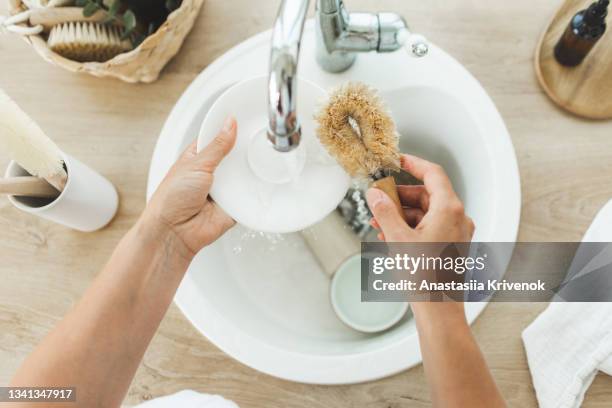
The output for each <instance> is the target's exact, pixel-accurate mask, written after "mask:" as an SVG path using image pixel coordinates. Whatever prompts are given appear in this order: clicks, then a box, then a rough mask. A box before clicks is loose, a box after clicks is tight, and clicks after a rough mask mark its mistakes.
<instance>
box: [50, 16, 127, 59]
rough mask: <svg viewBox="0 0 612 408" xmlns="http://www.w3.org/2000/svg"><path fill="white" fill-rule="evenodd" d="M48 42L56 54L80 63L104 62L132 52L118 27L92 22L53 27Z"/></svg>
mask: <svg viewBox="0 0 612 408" xmlns="http://www.w3.org/2000/svg"><path fill="white" fill-rule="evenodd" d="M47 43H48V45H49V48H51V49H52V50H53V51H54V52H56V53H58V54H60V55H61V56H63V57H65V58H68V59H71V60H74V61H79V62H87V61H97V62H104V61H108V60H109V59H111V58H113V57H115V56H117V55H119V54H122V53H124V52H127V51H130V50H131V49H132V44H131V43H130V41H129V40H126V39H121V33H120V31H119V29H118V28H117V27H114V26H110V25H103V24H97V23H88V22H70V23H64V24H60V25H57V26H55V27H53V28H52V29H51V32H50V33H49V39H48V40H47Z"/></svg>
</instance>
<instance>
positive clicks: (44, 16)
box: [30, 7, 106, 31]
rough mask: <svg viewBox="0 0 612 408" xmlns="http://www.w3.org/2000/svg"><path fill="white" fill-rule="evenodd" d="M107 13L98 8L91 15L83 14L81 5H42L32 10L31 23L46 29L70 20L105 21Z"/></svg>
mask: <svg viewBox="0 0 612 408" xmlns="http://www.w3.org/2000/svg"><path fill="white" fill-rule="evenodd" d="M105 18H106V13H105V12H104V11H102V10H98V11H97V12H95V13H94V14H93V15H91V16H89V17H85V16H83V9H82V8H81V7H42V8H38V9H32V10H30V24H31V25H32V26H36V25H39V24H40V25H42V26H43V28H44V29H45V30H46V31H49V30H51V29H52V28H53V27H54V26H56V25H58V24H62V23H69V22H72V21H74V22H95V23H99V22H101V21H104V19H105Z"/></svg>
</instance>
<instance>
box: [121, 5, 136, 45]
mask: <svg viewBox="0 0 612 408" xmlns="http://www.w3.org/2000/svg"><path fill="white" fill-rule="evenodd" d="M122 20H123V34H122V35H121V38H122V39H126V38H129V37H130V35H131V34H132V32H133V31H134V29H135V28H136V16H135V15H134V12H133V11H132V10H128V11H126V12H125V13H124V14H123V17H122Z"/></svg>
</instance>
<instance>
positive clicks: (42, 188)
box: [0, 176, 60, 198]
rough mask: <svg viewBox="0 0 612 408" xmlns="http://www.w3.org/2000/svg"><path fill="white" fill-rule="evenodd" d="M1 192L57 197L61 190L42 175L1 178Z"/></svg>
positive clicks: (16, 194) (15, 194)
mask: <svg viewBox="0 0 612 408" xmlns="http://www.w3.org/2000/svg"><path fill="white" fill-rule="evenodd" d="M0 194H9V195H14V196H27V197H41V198H55V197H57V196H58V195H59V194H60V192H59V191H57V189H56V188H55V187H53V186H52V185H51V184H49V183H47V181H46V180H45V179H42V178H40V177H33V176H26V177H8V178H2V179H0Z"/></svg>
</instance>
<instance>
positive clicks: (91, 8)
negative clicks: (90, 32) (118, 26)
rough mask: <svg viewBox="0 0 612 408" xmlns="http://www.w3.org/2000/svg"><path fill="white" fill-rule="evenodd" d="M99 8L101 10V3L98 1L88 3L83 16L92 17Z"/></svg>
mask: <svg viewBox="0 0 612 408" xmlns="http://www.w3.org/2000/svg"><path fill="white" fill-rule="evenodd" d="M98 10H100V5H99V4H98V3H94V2H91V3H87V4H86V5H85V7H83V16H85V17H91V16H93V15H94V14H95V12H96V11H98Z"/></svg>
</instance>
